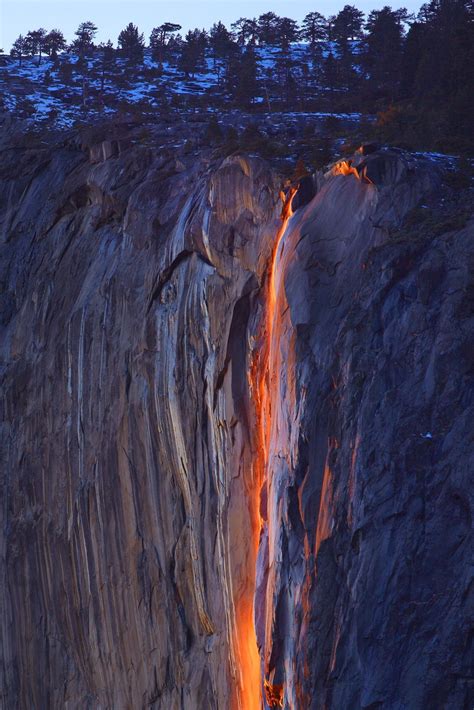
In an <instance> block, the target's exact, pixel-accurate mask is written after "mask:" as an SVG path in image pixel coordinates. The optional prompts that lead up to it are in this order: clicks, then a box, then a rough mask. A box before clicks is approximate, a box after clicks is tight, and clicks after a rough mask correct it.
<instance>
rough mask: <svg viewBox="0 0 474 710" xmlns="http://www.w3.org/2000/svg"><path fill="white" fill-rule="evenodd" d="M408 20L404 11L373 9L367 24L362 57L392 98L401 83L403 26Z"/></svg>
mask: <svg viewBox="0 0 474 710" xmlns="http://www.w3.org/2000/svg"><path fill="white" fill-rule="evenodd" d="M407 19H408V12H407V11H406V10H405V9H400V10H392V9H391V8H390V7H387V6H385V7H384V8H382V10H373V11H372V12H371V13H370V14H369V16H368V18H367V22H366V25H365V28H366V31H367V36H366V47H365V51H364V55H363V60H364V65H365V68H366V70H367V71H368V72H369V74H370V78H371V80H372V82H373V83H374V84H375V85H376V86H378V87H383V89H384V90H386V91H388V93H389V94H390V97H391V98H392V99H393V98H394V93H395V91H396V89H397V87H398V84H399V81H400V72H401V63H402V52H403V41H404V26H403V23H405V22H406V21H407Z"/></svg>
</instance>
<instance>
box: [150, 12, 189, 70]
mask: <svg viewBox="0 0 474 710" xmlns="http://www.w3.org/2000/svg"><path fill="white" fill-rule="evenodd" d="M180 29H181V25H177V24H175V23H174V22H165V23H164V24H162V25H160V26H159V27H154V28H153V29H152V31H151V34H150V49H151V52H152V57H153V59H154V60H155V61H157V62H158V63H159V64H162V63H163V62H164V60H165V56H166V49H167V45H168V44H169V42H170V40H171V37H172V36H173V35H176V33H177V32H179V30H180Z"/></svg>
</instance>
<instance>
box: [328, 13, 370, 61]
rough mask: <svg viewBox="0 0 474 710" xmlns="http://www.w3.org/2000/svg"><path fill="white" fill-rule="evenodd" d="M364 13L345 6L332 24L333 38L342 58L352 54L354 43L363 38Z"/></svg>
mask: <svg viewBox="0 0 474 710" xmlns="http://www.w3.org/2000/svg"><path fill="white" fill-rule="evenodd" d="M363 19H364V13H363V12H361V11H360V10H358V9H357V8H356V7H354V6H353V5H345V6H344V7H343V9H342V10H341V11H340V12H339V13H338V14H337V15H336V17H335V18H334V19H333V22H332V37H333V39H334V41H335V42H336V45H337V48H338V51H339V53H340V54H341V56H346V55H349V54H352V43H353V42H354V41H356V40H359V39H360V38H361V36H362V22H363Z"/></svg>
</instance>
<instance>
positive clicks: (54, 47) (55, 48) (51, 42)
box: [44, 29, 66, 59]
mask: <svg viewBox="0 0 474 710" xmlns="http://www.w3.org/2000/svg"><path fill="white" fill-rule="evenodd" d="M44 46H45V50H46V52H47V53H48V54H49V56H50V57H52V58H53V59H56V57H57V56H58V52H62V51H63V50H64V49H65V48H66V40H65V39H64V35H63V33H62V32H61V30H57V29H54V30H51V32H48V34H47V35H46V37H45V44H44Z"/></svg>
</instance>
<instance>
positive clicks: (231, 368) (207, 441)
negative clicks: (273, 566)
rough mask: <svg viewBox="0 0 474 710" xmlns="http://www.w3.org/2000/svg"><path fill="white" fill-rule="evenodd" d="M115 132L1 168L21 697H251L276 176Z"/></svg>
mask: <svg viewBox="0 0 474 710" xmlns="http://www.w3.org/2000/svg"><path fill="white" fill-rule="evenodd" d="M102 148H103V145H102V146H95V147H92V149H91V150H90V151H89V152H87V151H86V152H85V151H84V150H79V149H78V148H77V146H76V145H70V146H68V147H66V148H61V149H59V148H58V149H57V150H54V151H47V150H44V149H42V148H41V147H39V148H33V149H30V150H22V151H19V155H20V158H21V160H20V164H18V163H17V166H16V170H15V169H14V165H13V160H12V162H11V163H10V170H7V169H5V170H4V171H3V175H2V178H3V180H4V182H3V185H2V195H3V198H2V199H3V205H2V208H3V209H2V225H1V226H2V236H3V250H2V267H3V279H4V280H3V284H4V292H3V310H2V315H3V322H2V326H3V337H2V354H1V357H2V393H3V397H2V414H3V416H2V445H3V448H2V462H3V466H2V471H3V475H2V548H1V550H2V580H1V595H0V597H1V600H2V610H1V613H2V666H1V668H2V683H1V687H2V704H4V705H5V707H24V708H26V707H28V708H33V707H36V708H44V707H51V708H53V707H56V708H62V707H71V708H75V707H77V708H79V707H80V708H84V707H104V708H105V707H108V708H112V707H113V708H126V707H130V708H131V707H133V708H137V707H149V706H153V707H173V708H189V709H192V710H195V709H196V708H198V707H202V708H204V707H206V708H208V707H216V708H223V707H237V706H238V705H239V704H241V703H243V702H244V697H245V694H246V693H247V694H248V693H250V690H249V683H251V682H252V681H251V680H250V679H249V678H248V677H247V675H246V674H245V670H246V668H245V663H246V661H247V658H248V648H253V652H254V655H255V658H258V657H257V651H256V645H255V634H254V631H253V605H252V602H253V588H254V581H253V578H254V575H255V554H256V545H255V541H256V537H257V535H258V531H257V530H256V520H255V518H256V509H257V505H258V501H257V500H256V499H255V496H254V495H253V475H254V472H253V465H252V455H251V446H250V443H249V425H248V414H247V412H248V388H247V379H246V371H247V365H246V358H247V351H248V350H249V345H248V343H247V321H248V318H249V314H250V310H251V308H253V304H254V301H255V299H256V292H257V290H258V284H259V278H260V276H261V274H260V273H259V269H260V270H261V269H262V268H263V264H264V261H265V254H263V256H261V255H260V251H261V249H262V248H263V247H262V245H265V244H266V240H267V237H268V234H267V235H265V234H264V233H263V231H262V225H267V224H268V223H272V220H273V219H274V217H275V216H276V214H277V210H276V209H275V201H276V191H275V189H274V182H273V177H272V176H271V174H270V173H269V172H268V171H267V170H266V169H265V168H264V167H262V166H261V165H260V164H259V163H258V162H257V161H250V160H244V159H235V160H232V159H230V160H228V161H227V162H226V163H225V164H224V165H223V166H222V167H221V168H220V169H219V170H218V171H217V172H215V171H214V172H213V173H212V175H211V174H210V173H209V170H208V167H207V165H206V161H205V160H201V159H199V160H195V162H194V165H191V161H190V163H189V164H184V163H182V162H180V161H178V160H177V159H176V158H175V157H174V156H173V154H172V153H169V152H168V153H166V151H165V152H164V153H162V154H160V153H159V152H158V153H157V154H156V155H155V154H153V153H151V152H150V151H147V150H144V149H140V148H139V147H137V146H131V147H129V148H125V149H121V150H120V151H119V150H116V151H115V152H114V151H108V150H102ZM111 152H112V155H110V153H111ZM270 231H271V230H270ZM259 259H260V261H259ZM252 531H253V532H252ZM244 624H247V626H248V628H246V629H245V633H240V630H241V629H243V625H244ZM252 634H253V646H252ZM247 670H248V669H247ZM258 682H259V668H258V664H257V667H256V668H254V679H253V683H254V685H255V683H256V684H257V687H258ZM254 695H255V694H254Z"/></svg>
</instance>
